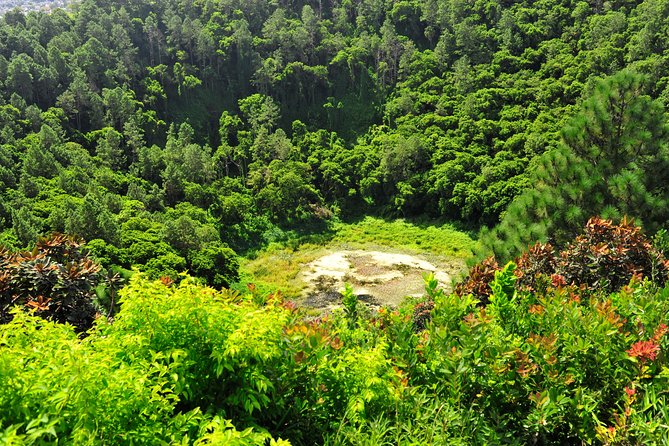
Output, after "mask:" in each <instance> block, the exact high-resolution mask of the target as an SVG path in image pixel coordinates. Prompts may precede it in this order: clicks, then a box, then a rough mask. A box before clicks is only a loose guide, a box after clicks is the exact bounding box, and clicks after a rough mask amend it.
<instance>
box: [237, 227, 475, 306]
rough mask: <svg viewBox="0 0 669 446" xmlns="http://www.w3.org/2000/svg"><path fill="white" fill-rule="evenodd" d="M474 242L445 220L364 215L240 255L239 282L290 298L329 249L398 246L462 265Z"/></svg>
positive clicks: (404, 249)
mask: <svg viewBox="0 0 669 446" xmlns="http://www.w3.org/2000/svg"><path fill="white" fill-rule="evenodd" d="M475 246H476V245H475V243H474V241H472V239H471V238H470V237H469V236H468V235H467V234H465V233H464V232H461V231H458V230H456V229H455V228H453V227H451V226H449V225H436V224H430V223H424V224H415V223H411V222H408V221H405V220H392V221H386V220H382V219H379V218H374V217H365V218H364V219H362V220H360V221H358V222H356V223H350V224H349V223H342V222H337V223H334V224H332V225H331V227H330V229H329V230H328V231H326V232H323V233H320V234H319V235H317V236H304V237H302V238H299V237H296V238H291V239H290V240H289V241H287V242H284V243H273V244H271V245H270V246H269V247H267V248H266V249H263V250H261V251H258V252H256V253H254V255H253V256H251V258H250V259H243V260H242V262H241V267H240V274H241V282H242V284H244V283H247V282H252V283H254V284H255V285H257V286H259V287H260V289H263V290H266V291H272V290H276V289H279V290H281V292H282V293H284V295H285V296H286V297H290V298H294V297H298V296H299V294H300V291H301V290H302V288H303V287H304V285H305V284H304V283H302V282H300V280H299V279H298V273H299V272H300V270H301V269H303V268H304V265H305V264H307V263H309V262H312V261H314V260H316V259H317V258H319V257H321V256H323V255H325V254H327V253H329V252H333V251H337V250H349V249H363V250H364V249H367V250H372V249H374V250H381V251H395V252H397V251H401V252H406V253H411V254H422V255H426V256H428V257H430V258H431V257H434V258H436V259H439V260H440V261H441V262H452V263H455V264H457V265H461V264H463V263H464V262H463V260H464V259H467V258H469V257H470V256H471V255H472V251H473V250H474V249H475ZM458 269H459V268H458Z"/></svg>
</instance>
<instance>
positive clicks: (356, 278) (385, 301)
mask: <svg viewBox="0 0 669 446" xmlns="http://www.w3.org/2000/svg"><path fill="white" fill-rule="evenodd" d="M435 263H438V265H435ZM461 268H462V265H460V264H458V263H457V262H455V263H453V262H449V263H445V262H436V261H433V262H430V261H428V260H426V259H425V258H423V257H421V256H417V255H409V254H402V253H393V252H381V251H363V250H343V251H335V252H331V253H329V254H327V255H324V256H322V257H320V258H318V259H316V260H314V261H313V262H311V263H308V264H307V265H305V266H304V268H303V269H302V271H301V272H300V274H299V275H298V279H300V280H301V281H302V282H304V283H305V284H306V285H307V286H306V288H305V290H304V298H305V304H306V305H307V306H312V307H316V308H328V307H335V306H338V304H339V302H338V300H339V294H338V293H337V291H341V289H343V287H344V283H349V284H351V285H352V286H353V291H354V292H355V294H357V295H358V296H360V297H361V299H362V300H364V301H367V302H368V303H370V304H372V305H390V306H397V305H399V304H400V302H401V301H402V300H403V299H404V298H405V297H406V296H421V295H422V294H423V293H424V288H425V283H424V280H423V275H424V274H427V273H432V274H434V276H435V278H436V279H437V280H438V281H439V283H440V285H441V286H442V287H443V288H445V289H446V291H450V289H451V275H452V274H454V273H456V272H457V271H459V270H460V269H461Z"/></svg>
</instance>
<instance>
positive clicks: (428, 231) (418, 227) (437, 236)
mask: <svg viewBox="0 0 669 446" xmlns="http://www.w3.org/2000/svg"><path fill="white" fill-rule="evenodd" d="M331 243H334V244H346V245H349V246H351V247H353V248H361V249H365V248H369V247H373V246H383V247H387V248H397V249H401V250H403V251H412V252H415V253H416V254H426V253H429V254H434V255H438V256H443V257H456V258H460V259H466V258H468V257H470V256H471V255H472V250H473V248H474V245H475V242H474V241H473V240H472V239H471V237H469V236H468V235H467V234H465V233H464V232H461V231H458V230H457V229H455V228H454V227H452V226H450V225H448V224H444V225H441V226H436V225H434V224H415V223H409V222H407V221H405V220H393V221H385V220H381V219H378V218H374V217H365V218H364V219H363V220H361V221H359V222H357V223H354V224H345V223H338V224H337V225H335V236H334V238H333V239H332V242H331Z"/></svg>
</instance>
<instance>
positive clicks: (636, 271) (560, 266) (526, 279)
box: [455, 217, 669, 305]
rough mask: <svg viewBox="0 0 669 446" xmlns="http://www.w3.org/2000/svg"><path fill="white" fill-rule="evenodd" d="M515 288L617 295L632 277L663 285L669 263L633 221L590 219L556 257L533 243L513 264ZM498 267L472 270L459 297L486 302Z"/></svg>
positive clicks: (491, 264)
mask: <svg viewBox="0 0 669 446" xmlns="http://www.w3.org/2000/svg"><path fill="white" fill-rule="evenodd" d="M515 263H516V265H517V268H516V272H515V274H516V277H517V278H518V281H517V282H516V285H517V286H518V287H519V289H523V290H529V291H537V290H536V288H537V286H538V285H537V284H538V283H539V282H541V283H543V284H545V285H547V286H548V285H550V286H553V287H559V286H565V285H575V286H579V287H585V288H586V289H589V290H601V291H615V290H618V289H620V288H621V287H623V286H625V285H627V284H628V283H629V281H630V280H631V279H632V278H633V277H635V276H637V277H638V276H643V277H646V278H648V279H650V280H652V281H653V282H655V283H658V284H663V283H664V282H666V281H667V279H668V278H669V261H668V260H667V259H666V258H665V257H664V255H663V253H662V252H661V251H660V250H658V249H656V248H655V247H654V246H653V245H652V244H651V242H650V241H649V240H648V238H646V236H644V234H643V232H642V231H641V228H639V227H638V226H635V225H634V223H633V222H632V221H631V220H628V219H626V218H625V219H623V220H622V221H621V222H620V223H619V224H614V223H613V222H612V221H610V220H604V219H601V218H599V217H593V218H591V219H590V220H589V221H588V223H587V224H586V226H585V230H584V233H583V234H582V235H580V236H578V237H576V239H574V240H573V241H572V242H571V243H569V244H568V245H567V246H566V248H565V249H564V250H562V251H561V252H560V253H559V254H558V255H556V254H555V249H554V248H553V246H551V245H550V244H548V243H537V244H535V245H534V246H532V247H530V248H529V249H528V251H527V252H525V253H524V254H522V255H521V256H520V257H518V258H516V259H515ZM497 270H499V265H498V264H497V262H496V261H495V259H494V258H493V257H489V258H487V259H485V260H484V261H483V262H481V263H479V264H478V265H476V266H474V267H473V268H472V270H471V271H470V273H469V276H468V277H467V279H466V280H465V281H464V282H462V283H461V284H459V285H458V286H457V287H456V288H455V292H456V294H458V295H461V296H462V295H466V294H472V295H474V296H475V297H477V298H478V299H479V300H480V302H481V305H485V304H487V303H488V300H489V297H490V293H491V289H490V285H489V284H490V282H491V281H492V280H493V279H494V277H495V271H497Z"/></svg>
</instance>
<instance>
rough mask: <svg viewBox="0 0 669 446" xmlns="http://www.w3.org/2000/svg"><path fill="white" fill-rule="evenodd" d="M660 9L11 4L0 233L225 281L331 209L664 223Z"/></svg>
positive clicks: (475, 219) (571, 225)
mask: <svg viewBox="0 0 669 446" xmlns="http://www.w3.org/2000/svg"><path fill="white" fill-rule="evenodd" d="M668 8H669V4H668V3H667V2H662V1H658V0H653V1H643V2H630V1H627V2H624V1H618V2H591V3H588V2H583V1H581V2H571V1H565V2H562V3H559V2H515V3H505V2H498V1H476V2H460V1H455V0H454V1H434V0H411V1H409V0H403V1H386V2H383V1H380V0H369V1H359V2H351V1H341V2H340V1H323V0H319V1H318V2H316V1H313V2H309V1H304V2H303V1H295V2H279V1H275V2H272V1H234V0H220V1H197V2H190V1H189V2H179V1H171V0H169V1H161V2H144V1H133V2H126V1H124V2H114V1H83V2H81V3H76V4H75V5H73V7H72V10H71V11H63V10H57V11H55V12H53V13H51V14H44V13H38V12H30V13H27V14H23V13H21V12H20V11H18V10H14V11H12V12H9V13H7V14H6V15H4V17H3V18H2V21H1V24H0V79H2V81H1V82H0V103H1V104H2V105H0V120H1V121H2V132H1V135H0V143H1V145H0V197H1V206H0V228H2V230H3V232H2V233H1V236H0V241H1V242H2V244H4V245H6V246H9V247H13V248H15V249H16V248H21V247H25V246H28V245H30V244H31V243H33V242H34V240H35V238H36V236H37V235H39V234H44V233H49V232H53V231H58V232H64V233H69V234H75V235H78V236H81V237H83V238H84V239H85V240H87V241H89V247H90V249H91V250H92V251H93V253H94V254H95V255H96V257H97V258H98V259H100V260H101V261H102V263H103V265H105V266H106V267H109V266H111V265H116V266H119V267H123V268H126V269H129V268H131V267H139V268H140V269H143V270H145V271H147V272H149V273H150V275H151V276H152V277H159V276H163V275H166V276H172V277H174V276H175V275H176V273H178V272H180V271H183V270H188V271H190V272H191V273H192V274H194V275H196V276H200V277H205V278H206V279H207V280H208V283H210V284H212V285H215V286H221V285H227V284H229V283H230V282H232V281H234V280H236V274H237V273H236V253H235V252H242V251H245V250H247V249H249V248H251V247H257V246H262V245H263V244H264V243H266V242H268V241H272V240H276V239H277V238H281V237H282V236H283V235H282V234H284V232H285V230H286V229H289V228H296V227H309V226H314V225H316V226H318V225H319V224H320V225H323V224H324V223H327V221H328V220H329V219H331V218H333V217H335V218H337V217H347V216H354V215H360V214H366V213H375V214H377V215H385V216H390V217H393V216H404V217H415V216H423V217H428V218H437V219H441V220H451V221H460V222H463V223H464V224H466V225H468V226H469V227H471V228H478V227H481V226H487V227H490V228H492V227H493V226H495V225H497V224H498V223H499V222H500V221H501V222H502V224H501V226H500V228H497V229H496V230H494V231H492V232H490V233H487V234H486V235H484V237H483V240H484V241H486V246H487V247H488V250H489V249H491V248H494V249H495V251H496V252H497V254H498V255H500V256H506V257H510V256H512V255H514V254H516V253H517V252H518V249H519V248H523V247H526V246H527V245H528V244H529V243H530V242H532V241H533V240H535V239H543V240H547V239H548V238H549V237H553V241H554V242H558V241H560V238H565V237H569V236H573V235H574V234H575V231H576V230H577V229H578V228H580V227H581V226H582V225H583V224H584V223H585V221H586V220H587V219H588V218H589V217H590V216H591V215H593V214H597V213H602V214H603V215H605V216H607V217H612V218H619V217H621V216H622V215H624V214H627V215H631V216H633V217H636V218H637V219H639V220H638V221H640V222H642V223H643V224H644V227H646V228H648V229H650V230H655V229H658V228H659V227H660V226H662V223H663V222H664V218H665V217H666V215H665V213H666V211H665V209H667V206H665V203H666V200H667V191H666V187H665V185H664V183H665V181H664V175H665V174H664V173H665V172H666V169H665V167H664V166H665V163H666V159H667V157H666V153H665V151H666V150H665V147H666V144H665V142H666V139H667V132H666V129H665V127H666V122H665V121H666V119H665V114H664V109H663V104H664V101H665V100H666V99H667V97H666V96H667V94H668V93H667V92H668V91H669V90H667V77H666V76H664V68H665V66H666V63H667V62H666V60H667V59H666V58H667V56H666V46H667V45H669V39H668V38H667V35H666V34H667V29H668V28H667V23H666V19H665V18H666V17H667V15H668V14H667V13H666V12H667V9H668ZM620 70H624V71H622V72H621V71H620ZM639 73H642V74H639ZM602 79H603V80H602ZM607 107H608V108H607ZM584 132H585V133H584ZM618 145H620V146H621V147H620V148H618ZM595 146H596V147H597V150H593V147H595ZM612 151H616V153H612ZM601 159H604V160H606V162H600V160H601ZM605 164H606V165H605ZM592 166H596V167H592ZM644 172H648V175H644ZM521 193H522V194H523V195H522V196H520V195H521ZM516 197H519V198H518V199H517V200H516V201H517V205H516V206H515V207H513V208H512V209H510V210H509V212H506V213H505V210H506V209H507V207H508V206H509V204H510V203H511V202H512V201H513V200H514V198H516ZM547 216H550V217H549V218H547ZM502 217H504V218H502Z"/></svg>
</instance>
